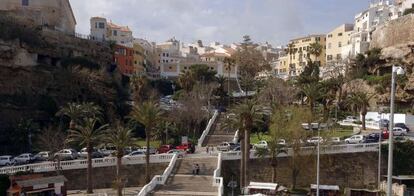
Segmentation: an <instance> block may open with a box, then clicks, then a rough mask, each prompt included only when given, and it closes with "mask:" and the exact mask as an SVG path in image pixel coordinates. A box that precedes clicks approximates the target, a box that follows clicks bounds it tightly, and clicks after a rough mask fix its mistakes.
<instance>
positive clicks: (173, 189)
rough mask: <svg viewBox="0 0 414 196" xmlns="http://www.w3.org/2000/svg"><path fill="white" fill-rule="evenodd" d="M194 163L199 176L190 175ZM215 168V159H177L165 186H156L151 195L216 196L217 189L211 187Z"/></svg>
mask: <svg viewBox="0 0 414 196" xmlns="http://www.w3.org/2000/svg"><path fill="white" fill-rule="evenodd" d="M195 163H197V164H199V166H200V173H199V175H193V174H192V168H193V164H195ZM216 167H217V158H215V157H206V158H184V159H179V160H177V162H176V166H175V167H174V170H173V174H172V175H171V176H170V177H169V178H168V180H167V182H166V183H165V185H162V186H158V187H157V188H156V189H155V191H154V192H153V193H152V194H151V195H153V196H157V195H203V196H213V195H214V196H216V195H217V187H213V173H214V170H215V169H216Z"/></svg>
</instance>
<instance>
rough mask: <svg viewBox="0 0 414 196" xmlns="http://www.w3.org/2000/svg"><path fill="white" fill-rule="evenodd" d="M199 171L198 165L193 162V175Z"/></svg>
mask: <svg viewBox="0 0 414 196" xmlns="http://www.w3.org/2000/svg"><path fill="white" fill-rule="evenodd" d="M196 173H197V165H196V164H195V163H193V175H196Z"/></svg>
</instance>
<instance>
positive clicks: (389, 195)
mask: <svg viewBox="0 0 414 196" xmlns="http://www.w3.org/2000/svg"><path fill="white" fill-rule="evenodd" d="M403 74H405V72H404V70H403V68H401V67H397V66H393V67H392V76H391V100H390V124H389V128H388V132H389V139H388V172H387V196H392V167H393V165H392V161H393V150H394V144H393V132H392V130H393V128H394V99H395V79H396V76H397V75H403Z"/></svg>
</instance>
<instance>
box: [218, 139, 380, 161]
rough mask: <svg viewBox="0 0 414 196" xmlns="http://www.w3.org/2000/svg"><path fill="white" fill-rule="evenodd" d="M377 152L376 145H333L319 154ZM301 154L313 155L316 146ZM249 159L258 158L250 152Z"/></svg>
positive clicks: (235, 155) (231, 155) (227, 156)
mask: <svg viewBox="0 0 414 196" xmlns="http://www.w3.org/2000/svg"><path fill="white" fill-rule="evenodd" d="M376 151H378V143H371V144H348V145H334V146H321V147H320V153H321V154H342V153H358V152H376ZM292 153H293V151H292V149H291V148H288V149H287V153H281V154H279V155H278V157H288V156H292ZM301 153H304V154H315V153H316V146H310V147H302V148H301ZM240 158H241V152H240V151H236V152H223V153H222V155H221V159H222V160H238V159H240ZM250 158H251V159H257V158H259V157H258V156H257V155H256V153H255V151H251V152H250Z"/></svg>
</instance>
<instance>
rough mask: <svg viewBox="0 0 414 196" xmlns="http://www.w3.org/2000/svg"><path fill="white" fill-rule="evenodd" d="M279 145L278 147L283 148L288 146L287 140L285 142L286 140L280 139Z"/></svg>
mask: <svg viewBox="0 0 414 196" xmlns="http://www.w3.org/2000/svg"><path fill="white" fill-rule="evenodd" d="M277 144H278V145H281V146H286V140H284V139H279V140H277Z"/></svg>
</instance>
